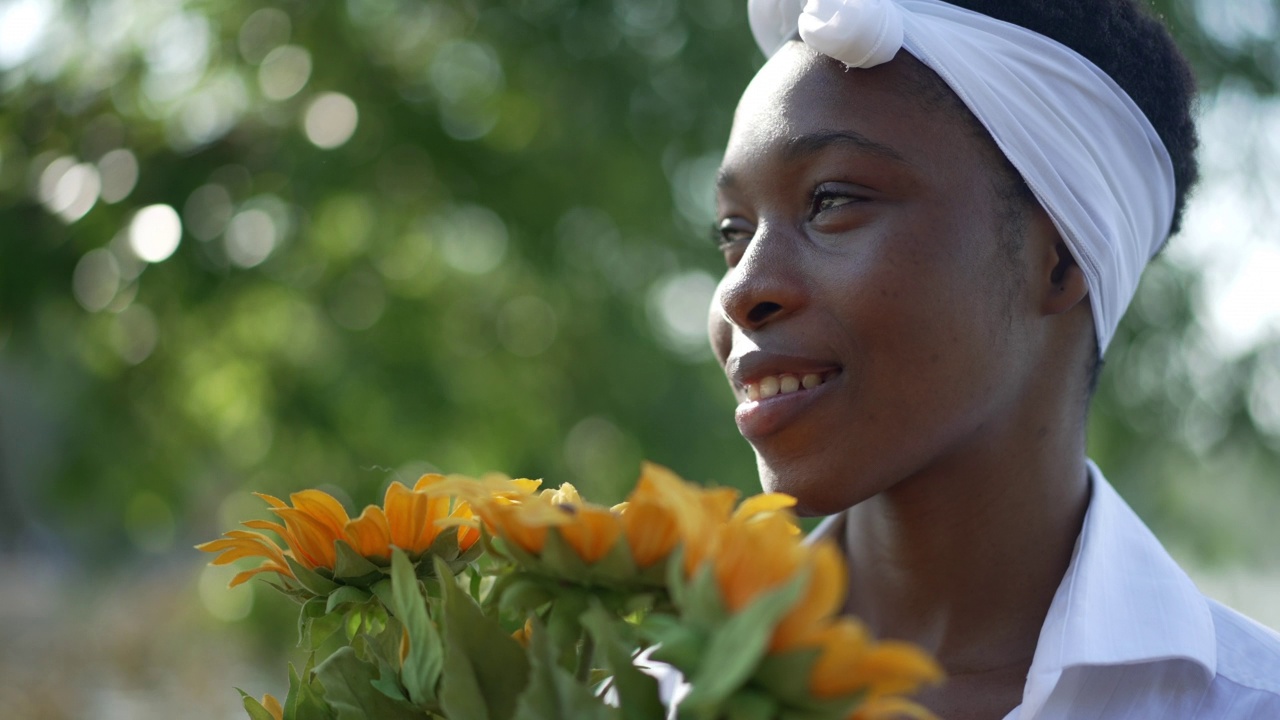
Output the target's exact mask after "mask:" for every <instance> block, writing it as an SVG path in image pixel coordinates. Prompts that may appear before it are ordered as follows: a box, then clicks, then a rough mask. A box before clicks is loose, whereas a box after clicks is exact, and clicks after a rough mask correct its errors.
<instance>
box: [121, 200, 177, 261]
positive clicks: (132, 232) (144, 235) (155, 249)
mask: <svg viewBox="0 0 1280 720" xmlns="http://www.w3.org/2000/svg"><path fill="white" fill-rule="evenodd" d="M181 240H182V220H181V219H180V218H179V217H178V212H177V211H176V210H174V209H173V208H172V207H170V206H168V205H164V204H157V205H148V206H147V207H144V208H142V209H141V210H139V211H138V212H137V213H136V214H134V216H133V221H132V222H131V223H129V247H131V248H133V252H134V254H135V255H137V256H138V258H139V259H141V260H145V261H147V262H149V263H158V262H163V261H164V260H167V259H168V258H169V256H170V255H172V254H173V253H174V251H175V250H177V249H178V243H179V242H181Z"/></svg>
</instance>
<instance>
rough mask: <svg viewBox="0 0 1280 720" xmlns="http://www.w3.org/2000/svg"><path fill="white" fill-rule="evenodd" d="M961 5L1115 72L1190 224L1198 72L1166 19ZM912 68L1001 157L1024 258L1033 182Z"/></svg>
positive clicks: (924, 91) (997, 3) (1056, 6)
mask: <svg viewBox="0 0 1280 720" xmlns="http://www.w3.org/2000/svg"><path fill="white" fill-rule="evenodd" d="M950 2H951V3H952V4H954V5H959V6H961V7H964V8H967V9H969V10H973V11H975V12H980V13H982V14H984V15H987V16H990V17H994V18H996V19H998V20H1004V21H1005V22H1009V23H1013V24H1015V25H1021V26H1022V27H1025V28H1027V29H1029V30H1033V31H1035V32H1038V33H1040V34H1041V35H1045V36H1047V37H1049V38H1052V39H1054V40H1056V41H1058V42H1060V43H1062V44H1063V45H1066V46H1067V47H1069V48H1071V49H1073V50H1075V51H1076V52H1078V53H1080V54H1081V55H1083V56H1084V57H1086V58H1088V59H1089V60H1090V61H1091V62H1093V64H1094V65H1097V66H1098V67H1099V68H1101V69H1102V70H1103V72H1105V73H1107V74H1108V75H1110V76H1111V78H1112V79H1113V80H1115V82H1116V84H1118V85H1119V86H1120V87H1121V88H1123V89H1124V91H1125V92H1126V93H1128V94H1129V97H1131V98H1132V99H1133V101H1134V102H1135V103H1136V104H1137V105H1138V107H1139V108H1141V110H1142V112H1143V113H1144V114H1145V115H1146V116H1147V119H1148V120H1149V121H1150V122H1151V125H1152V127H1154V128H1155V130H1156V133H1157V134H1158V135H1159V136H1160V140H1161V141H1163V142H1164V145H1165V148H1167V149H1168V151H1169V157H1170V159H1171V160H1172V161H1173V177H1174V185H1175V196H1174V211H1173V223H1172V225H1171V226H1170V230H1169V232H1170V234H1173V233H1176V232H1178V229H1179V228H1180V227H1181V226H1182V214H1183V210H1184V208H1185V207H1186V201H1187V196H1188V195H1189V194H1190V191H1191V189H1192V187H1193V186H1194V185H1195V183H1196V180H1197V179H1198V178H1199V175H1200V172H1199V166H1198V164H1197V162H1196V155H1195V153H1196V147H1197V145H1198V144H1199V140H1198V138H1197V136H1196V127H1195V121H1194V119H1193V117H1192V112H1193V110H1194V108H1195V103H1196V84H1195V76H1194V75H1193V73H1192V72H1191V66H1190V65H1189V64H1188V63H1187V60H1186V58H1185V57H1183V55H1182V52H1181V51H1180V50H1179V49H1178V47H1177V45H1175V44H1174V42H1173V38H1172V37H1171V36H1170V35H1169V31H1168V30H1167V29H1166V28H1165V27H1164V25H1163V24H1162V23H1161V22H1160V20H1158V19H1157V18H1155V17H1154V16H1153V15H1152V14H1151V12H1150V11H1149V10H1148V9H1147V7H1146V6H1145V5H1144V4H1143V3H1142V2H1141V0H950ZM907 62H909V63H911V64H915V65H917V66H918V69H919V71H918V72H913V73H910V74H909V76H908V77H910V78H911V79H910V80H909V82H912V83H913V85H914V86H913V87H912V88H911V93H912V94H913V95H914V96H915V97H916V98H917V99H918V100H919V101H920V102H921V103H923V104H924V105H926V106H927V107H929V108H930V109H939V108H945V109H949V110H951V111H952V112H953V113H954V114H955V115H957V116H958V117H959V118H960V119H961V120H962V121H963V122H964V124H965V125H967V126H968V128H969V129H970V131H972V132H973V133H975V134H976V135H978V136H980V137H982V138H983V139H984V140H985V143H984V144H985V145H986V146H987V150H988V153H989V155H990V157H991V159H992V161H993V162H995V163H997V164H998V165H999V166H1001V168H1002V170H1003V172H1001V173H999V174H998V175H997V176H996V177H994V178H993V183H994V184H995V188H994V189H995V192H996V193H997V194H998V195H999V196H1000V197H1001V198H1002V200H1003V201H1004V209H1003V210H1002V215H1003V216H1004V226H1005V227H1004V229H1005V232H1004V235H1005V238H1004V245H1005V248H1006V250H1007V253H1006V255H1007V257H1008V258H1009V261H1010V263H1011V264H1012V263H1016V257H1017V254H1018V249H1019V247H1020V238H1021V230H1022V229H1023V228H1024V227H1025V222H1026V213H1025V209H1026V208H1027V207H1030V206H1032V204H1034V203H1035V202H1036V200H1035V197H1034V196H1033V195H1032V194H1031V190H1030V188H1028V187H1027V185H1026V183H1025V182H1024V181H1023V179H1022V176H1021V175H1019V174H1018V172H1017V170H1015V169H1014V167H1013V165H1012V164H1011V163H1010V162H1009V161H1008V159H1007V158H1005V156H1004V154H1003V153H1001V152H1000V150H999V149H998V148H997V147H996V145H995V141H994V140H992V139H991V136H990V135H989V134H988V133H987V131H986V129H985V128H984V127H983V126H982V124H981V123H980V122H979V121H978V119H977V117H975V116H974V115H973V113H972V112H970V111H969V109H968V108H967V107H965V105H964V103H963V101H961V100H960V98H959V97H958V96H957V95H956V94H955V92H954V91H952V90H951V88H950V87H949V86H948V85H947V84H946V83H945V82H944V81H943V80H942V78H940V77H938V75H937V74H935V73H933V72H932V71H929V70H928V69H927V68H925V66H924V65H923V64H920V63H919V61H917V60H916V59H915V58H910V57H909V58H908V60H907ZM1102 366H1103V358H1102V354H1101V352H1099V351H1098V348H1096V347H1095V349H1094V352H1093V360H1092V362H1091V363H1090V365H1089V367H1087V368H1086V371H1087V373H1088V374H1087V376H1086V378H1087V388H1088V392H1087V396H1089V397H1092V395H1093V393H1094V391H1095V390H1096V389H1097V384H1098V378H1099V376H1100V375H1101V373H1102Z"/></svg>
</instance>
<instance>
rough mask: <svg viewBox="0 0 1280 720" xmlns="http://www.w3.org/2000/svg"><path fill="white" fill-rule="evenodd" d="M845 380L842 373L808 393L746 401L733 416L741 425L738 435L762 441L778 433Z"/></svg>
mask: <svg viewBox="0 0 1280 720" xmlns="http://www.w3.org/2000/svg"><path fill="white" fill-rule="evenodd" d="M842 377H843V374H840V375H836V376H834V377H831V378H828V379H827V381H826V382H824V383H822V384H821V385H819V386H817V387H815V388H811V389H809V390H797V391H795V392H792V393H786V394H783V393H778V394H777V395H774V396H773V397H769V398H765V399H763V400H747V401H746V402H744V403H742V404H741V405H739V406H738V409H737V411H736V412H735V413H734V416H733V419H734V420H735V421H737V423H738V432H740V433H742V436H743V437H744V438H746V439H747V440H757V439H761V438H764V437H767V436H769V435H772V434H774V433H776V432H778V431H779V430H781V429H783V428H785V427H786V426H788V425H790V424H791V423H793V422H795V421H796V420H797V419H798V418H799V417H800V416H801V415H803V414H804V413H805V412H806V411H808V410H809V409H810V407H811V406H812V405H813V404H814V403H816V402H819V401H820V400H822V398H823V397H825V396H826V395H828V394H829V393H830V392H831V389H832V386H833V385H835V384H836V383H837V382H839V381H840V379H841V378H842Z"/></svg>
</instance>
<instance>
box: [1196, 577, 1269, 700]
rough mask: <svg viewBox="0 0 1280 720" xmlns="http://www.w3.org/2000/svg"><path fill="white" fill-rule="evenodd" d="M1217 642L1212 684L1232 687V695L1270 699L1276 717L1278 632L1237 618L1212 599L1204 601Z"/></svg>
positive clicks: (1237, 616) (1236, 613)
mask: <svg viewBox="0 0 1280 720" xmlns="http://www.w3.org/2000/svg"><path fill="white" fill-rule="evenodd" d="M1207 602H1208V603H1209V611H1210V613H1211V614H1212V615H1213V628H1214V634H1215V635H1216V636H1217V640H1218V667H1217V676H1216V677H1215V678H1214V682H1215V684H1217V683H1223V684H1226V685H1229V686H1232V687H1234V688H1236V690H1235V692H1238V693H1241V694H1245V695H1250V694H1252V695H1257V696H1259V699H1260V700H1261V699H1262V698H1267V697H1269V698H1270V702H1271V703H1273V705H1268V706H1266V707H1268V708H1270V709H1272V710H1273V711H1274V715H1272V716H1271V717H1276V718H1280V633H1277V632H1276V631H1274V630H1272V629H1270V628H1268V627H1265V626H1264V625H1262V624H1260V623H1258V622H1255V621H1254V620H1251V619H1250V618H1247V617H1245V616H1244V615H1241V614H1240V613H1238V612H1236V611H1235V610H1232V609H1231V608H1229V607H1227V606H1226V605H1223V604H1222V603H1220V602H1217V601H1216V600H1208V601H1207Z"/></svg>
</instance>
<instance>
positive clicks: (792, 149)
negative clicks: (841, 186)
mask: <svg viewBox="0 0 1280 720" xmlns="http://www.w3.org/2000/svg"><path fill="white" fill-rule="evenodd" d="M832 145H846V146H849V147H852V148H854V149H856V150H858V151H859V152H863V153H866V154H868V155H875V156H876V157H882V158H885V159H887V160H893V161H894V162H898V163H902V164H903V165H914V163H912V162H911V161H910V160H908V159H907V158H906V157H905V156H904V155H903V154H902V153H900V152H898V151H897V150H895V149H893V148H891V147H889V146H888V145H885V144H883V143H879V142H876V141H875V140H872V139H871V138H869V137H867V136H865V135H862V134H860V133H857V132H854V131H852V130H828V131H824V132H816V133H808V134H806V135H797V136H796V137H793V138H789V139H787V141H786V143H785V144H784V146H783V150H782V155H783V157H784V158H786V159H787V160H793V161H794V160H798V159H800V158H803V157H805V156H808V155H815V154H817V153H819V152H821V151H822V150H824V149H826V148H828V147H831V146H832ZM736 182H737V178H736V177H735V176H734V174H733V173H732V172H730V171H729V170H726V169H725V168H720V171H719V172H718V173H716V187H717V188H725V187H729V186H732V185H735V184H736Z"/></svg>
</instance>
